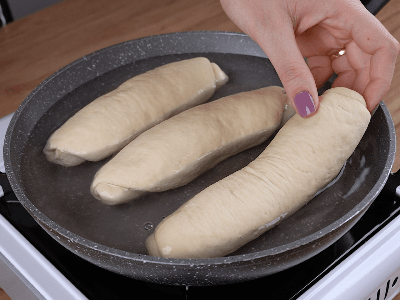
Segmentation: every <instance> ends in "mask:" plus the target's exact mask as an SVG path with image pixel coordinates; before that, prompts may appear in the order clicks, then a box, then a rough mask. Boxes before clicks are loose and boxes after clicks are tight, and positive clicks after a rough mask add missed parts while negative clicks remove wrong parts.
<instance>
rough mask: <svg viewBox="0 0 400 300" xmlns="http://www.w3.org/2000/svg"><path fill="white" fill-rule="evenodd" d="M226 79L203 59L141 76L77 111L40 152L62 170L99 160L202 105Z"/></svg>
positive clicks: (165, 66) (215, 67)
mask: <svg viewBox="0 0 400 300" xmlns="http://www.w3.org/2000/svg"><path fill="white" fill-rule="evenodd" d="M227 80H228V77H227V76H226V75H225V73H224V72H223V71H222V70H221V69H220V68H219V67H218V66H217V65H216V64H214V63H210V61H209V60H208V59H207V58H204V57H198V58H193V59H188V60H183V61H178V62H173V63H170V64H166V65H164V66H161V67H158V68H156V69H154V70H151V71H148V72H146V73H143V74H140V75H138V76H135V77H133V78H131V79H130V80H128V81H126V82H124V83H123V84H122V85H121V86H119V87H118V88H117V89H116V90H114V91H111V92H110V93H108V94H105V95H103V96H101V97H99V98H97V99H96V100H94V101H93V102H91V103H90V104H88V105H87V106H85V107H84V108H83V109H81V110H80V111H78V112H77V113H76V114H75V115H74V116H72V117H71V118H70V119H69V120H68V121H67V122H66V123H65V124H63V125H62V126H61V127H60V128H59V129H58V130H56V131H55V132H54V133H53V134H52V135H51V136H50V138H49V139H48V141H47V144H46V146H45V149H44V153H45V155H46V157H47V159H48V160H49V161H51V162H54V163H58V164H61V165H64V166H74V165H77V164H80V163H82V162H84V161H86V160H89V161H99V160H102V159H104V158H106V157H108V156H110V155H111V154H113V153H115V152H117V151H119V150H120V149H122V148H123V147H124V146H125V145H127V144H128V143H129V142H130V141H132V140H133V139H135V138H136V137H137V136H138V135H140V134H141V133H142V132H143V131H145V130H147V129H149V128H151V127H152V126H154V125H156V124H158V123H160V122H161V121H163V120H165V119H167V118H169V117H171V116H173V115H175V114H177V113H179V112H181V111H183V110H186V109H188V108H190V107H192V106H195V105H198V104H201V103H204V102H205V101H207V100H208V99H209V98H210V97H211V96H212V95H213V93H214V92H215V90H216V88H217V86H218V87H219V86H222V85H224V84H225V83H226V82H227Z"/></svg>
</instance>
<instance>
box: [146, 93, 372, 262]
mask: <svg viewBox="0 0 400 300" xmlns="http://www.w3.org/2000/svg"><path fill="white" fill-rule="evenodd" d="M369 120H370V113H369V112H368V110H367V108H366V105H365V101H364V98H363V97H362V96H361V95H360V94H358V93H357V92H355V91H352V90H350V89H347V88H342V87H338V88H333V89H330V90H328V91H327V92H325V93H324V94H323V100H322V102H321V104H320V107H319V110H318V112H317V113H316V114H315V115H314V116H312V117H310V118H305V119H303V118H301V117H300V116H299V115H295V116H294V117H292V118H291V119H290V120H289V121H288V122H287V123H286V124H285V125H284V126H283V128H282V129H281V130H280V131H279V132H278V133H277V135H276V136H275V138H274V139H273V140H272V142H271V143H270V144H269V145H268V147H267V148H266V149H265V150H264V152H262V154H261V155H260V156H259V157H258V158H256V159H255V160H254V161H253V162H251V163H250V164H249V165H248V166H246V167H245V168H243V169H241V170H239V171H237V172H235V173H233V174H231V175H230V176H228V177H226V178H224V179H222V180H220V181H218V182H217V183H215V184H213V185H211V186H209V187H208V188H206V189H205V190H203V191H201V192H200V193H199V194H197V195H196V196H195V197H193V198H192V199H191V200H189V201H188V202H187V203H185V204H184V205H182V206H181V207H180V208H179V209H178V210H177V211H176V212H174V213H173V214H171V215H170V216H168V217H167V218H165V219H164V220H163V221H162V222H161V223H160V224H159V225H158V226H157V227H156V229H155V232H154V233H153V234H152V235H151V236H150V237H149V238H148V239H147V241H146V247H147V249H148V252H149V254H150V255H153V256H162V257H168V258H170V257H172V258H211V257H220V256H225V255H227V254H229V253H232V252H233V251H235V250H237V249H238V248H240V247H241V246H243V245H244V244H246V243H248V242H249V241H251V240H253V239H255V238H257V237H258V236H260V235H261V234H263V233H264V232H265V231H267V230H268V229H270V228H271V227H273V226H275V225H276V224H278V223H279V222H280V221H281V220H282V219H284V218H287V217H288V216H290V215H291V214H292V213H294V212H295V211H297V210H298V209H299V208H300V207H302V206H303V205H305V204H306V203H307V202H308V201H309V200H310V199H311V198H312V197H313V195H315V194H316V192H317V191H319V190H320V189H322V188H324V187H325V186H326V185H327V184H328V183H329V182H330V181H332V180H333V179H334V178H335V176H337V174H338V173H339V171H340V169H341V168H342V166H343V165H344V163H345V162H346V160H347V159H348V157H349V156H350V155H351V154H352V152H353V151H354V149H355V148H356V146H357V144H358V143H359V141H360V140H361V138H362V136H363V134H364V132H365V130H366V128H367V126H368V124H369Z"/></svg>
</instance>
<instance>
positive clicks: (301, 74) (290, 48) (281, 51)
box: [254, 15, 319, 118]
mask: <svg viewBox="0 0 400 300" xmlns="http://www.w3.org/2000/svg"><path fill="white" fill-rule="evenodd" d="M285 17H287V19H288V20H287V22H283V20H284V19H283V20H282V19H281V20H280V22H279V26H273V25H274V24H272V26H268V27H267V28H266V30H265V31H264V32H263V33H262V35H261V36H258V37H257V38H254V39H255V41H256V42H257V43H258V44H259V45H260V47H261V48H262V49H263V51H264V52H265V54H266V55H267V56H268V58H269V59H270V61H271V63H272V65H273V66H274V68H275V70H276V72H277V73H278V76H279V78H280V80H281V82H282V84H283V87H284V89H285V91H286V94H287V95H288V96H289V99H290V101H291V103H292V105H293V107H294V108H295V109H296V111H297V113H298V114H299V115H300V116H301V117H303V118H305V117H309V116H312V115H313V114H314V113H315V112H316V111H317V109H318V106H319V98H318V91H317V86H316V84H315V80H314V77H313V75H312V73H311V71H310V69H309V67H308V66H307V64H306V62H305V60H304V58H303V56H302V54H301V51H300V49H299V47H298V45H297V43H296V38H295V35H294V31H293V25H292V22H291V19H290V17H289V16H288V15H286V16H285ZM260 37H261V38H260Z"/></svg>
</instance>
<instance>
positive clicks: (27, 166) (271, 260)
mask: <svg viewBox="0 0 400 300" xmlns="http://www.w3.org/2000/svg"><path fill="white" fill-rule="evenodd" d="M196 56H205V57H207V58H209V59H210V60H211V61H213V62H216V63H217V64H218V65H219V66H220V67H221V68H222V70H224V71H225V72H226V73H227V75H228V76H229V82H228V83H227V84H226V86H224V87H223V88H221V89H220V90H218V91H217V92H216V93H215V94H214V96H213V97H212V98H211V99H210V101H213V100H215V99H218V98H220V97H223V96H227V95H230V94H234V93H237V92H242V91H247V90H253V89H257V88H261V87H264V86H269V85H280V86H282V85H281V82H280V80H279V77H278V76H277V74H276V72H275V70H274V68H273V66H272V64H271V63H270V61H269V60H268V58H267V57H266V56H265V54H264V52H263V51H262V50H261V49H260V48H259V47H258V45H257V44H256V43H255V42H254V41H252V40H251V39H250V38H249V37H248V36H246V35H244V34H240V33H229V32H184V33H174V34H166V35H159V36H151V37H146V38H141V39H137V40H132V41H128V42H124V43H121V44H117V45H114V46H111V47H108V48H105V49H102V50H100V51H97V52H94V53H92V54H89V55H86V56H84V57H82V58H81V59H78V60H77V61H75V62H73V63H71V64H69V65H67V66H66V67H64V68H62V69H60V70H59V71H57V72H56V73H54V74H53V75H52V76H50V77H49V78H48V79H46V80H45V81H44V82H42V83H41V84H40V85H39V86H38V87H37V88H36V89H35V90H34V91H33V92H32V93H31V94H30V95H29V96H28V97H27V98H26V99H25V100H24V101H23V103H22V104H21V106H20V107H19V108H18V110H17V111H16V113H15V114H14V116H13V118H12V120H11V123H10V125H9V128H8V130H7V134H6V139H5V145H4V160H5V166H6V173H7V176H8V178H9V181H10V183H11V186H12V188H13V190H14V192H15V194H16V195H17V197H18V199H19V201H20V202H21V204H22V205H23V206H24V207H25V209H26V210H27V211H28V212H29V213H30V214H31V215H32V216H33V218H34V219H35V220H36V221H37V222H38V223H39V224H40V225H41V226H42V227H43V228H44V229H45V230H46V231H47V232H48V234H49V235H51V236H52V237H53V238H54V239H55V240H56V241H58V242H59V243H61V244H62V245H63V246H64V247H66V248H67V249H69V250H70V251H72V252H73V253H75V254H76V255H78V256H80V257H82V258H84V259H86V260H87V261H89V262H91V263H93V264H96V265H98V266H100V267H102V268H105V269H108V270H110V271H112V272H116V273H119V274H123V275H126V276H128V277H132V278H135V279H139V280H144V281H148V282H153V283H161V284H171V285H191V286H199V285H218V284H228V283H235V282H240V281H245V280H251V279H255V278H258V277H262V276H266V275H269V274H273V273H276V272H279V271H281V270H284V269H287V268H289V267H291V266H294V265H296V264H298V263H300V262H302V261H304V260H306V259H308V258H310V257H311V256H313V255H315V254H317V253H319V252H320V251H322V250H323V249H325V248H326V247H328V246H329V245H331V244H332V243H333V242H335V241H336V240H337V239H339V238H340V237H341V236H342V235H343V234H345V233H346V232H347V231H348V230H349V229H350V228H351V227H352V226H353V225H354V224H355V223H356V222H357V221H358V220H359V219H360V218H361V216H362V215H363V214H364V212H365V211H366V210H367V208H368V207H369V206H370V205H371V203H372V202H373V200H374V199H375V198H376V196H377V195H378V194H379V192H380V190H381V189H382V187H383V186H384V184H385V182H386V180H387V178H388V175H389V173H390V169H391V166H392V164H393V161H394V155H395V130H394V125H393V122H392V119H391V117H390V114H389V112H388V110H387V108H386V106H385V105H384V104H383V103H381V104H380V106H379V107H378V109H377V111H376V112H375V114H374V115H373V117H372V120H371V123H370V125H369V127H368V129H367V131H366V133H365V135H364V137H363V139H362V140H361V142H360V144H359V145H358V147H357V149H356V150H355V151H354V153H353V154H352V156H351V157H350V158H349V159H348V161H347V162H346V164H345V166H344V167H343V169H342V171H341V172H340V174H339V175H338V177H337V178H336V179H335V180H334V181H333V182H332V183H331V184H330V185H329V186H328V187H327V188H326V189H324V190H323V191H321V192H320V193H319V194H317V195H316V196H315V197H314V199H313V200H311V201H310V202H309V203H308V204H307V205H306V206H305V207H303V208H302V209H300V210H299V211H298V212H296V213H295V214H294V215H292V216H291V217H290V218H288V219H287V220H284V221H283V222H281V223H280V224H279V225H278V226H276V227H275V228H273V229H272V230H270V231H268V232H267V233H265V234H264V235H262V236H260V237H259V238H258V239H256V240H254V241H252V242H250V243H248V244H247V245H245V246H243V247H242V248H240V249H239V250H237V251H236V252H235V253H232V254H231V255H229V256H226V257H221V258H212V259H169V258H159V257H151V256H148V255H146V249H145V246H144V242H145V240H146V238H147V237H148V236H149V235H150V234H151V233H152V232H153V230H154V228H155V227H156V226H157V224H158V223H159V222H160V221H161V220H162V219H163V218H164V217H165V216H167V215H169V214H171V213H172V212H173V211H175V210H176V209H177V208H178V207H179V206H180V205H181V204H182V203H184V202H185V201H187V200H189V199H190V198H191V197H193V196H194V195H195V194H197V193H198V192H200V191H201V190H203V189H204V188H206V187H207V186H209V185H211V184H212V183H214V182H216V181H218V180H220V179H222V178H224V177H225V176H227V175H229V174H231V173H233V172H234V171H236V170H239V169H240V168H242V167H244V166H245V165H247V164H248V163H249V162H250V161H252V160H253V159H255V158H256V157H257V156H258V155H259V154H260V153H261V152H262V151H263V149H265V147H266V146H267V145H268V143H269V142H270V141H271V139H272V138H271V139H269V140H268V141H266V142H265V143H263V144H262V145H260V146H257V147H254V148H251V149H249V150H247V151H244V152H241V153H239V154H237V155H235V156H233V157H231V158H228V159H226V160H225V161H223V162H221V163H220V164H218V165H217V166H216V167H214V168H213V169H211V170H209V171H208V172H206V173H204V174H203V175H201V176H200V177H199V178H197V179H196V180H194V181H193V182H191V183H189V184H187V185H186V186H183V187H181V188H177V189H174V190H171V191H166V192H161V193H152V194H148V195H146V196H144V197H142V198H140V199H138V200H136V201H132V202H130V203H125V204H122V205H119V206H107V205H104V204H102V203H101V202H99V201H97V200H96V199H94V198H93V197H92V196H91V194H90V191H89V186H90V183H91V180H92V178H93V175H94V174H95V172H96V171H97V170H98V169H99V168H100V167H101V166H102V165H103V164H104V163H106V162H107V161H108V160H109V159H105V160H103V161H100V162H95V163H94V162H86V163H84V164H82V165H79V166H76V167H71V168H65V167H62V166H59V165H55V164H52V163H49V162H48V161H47V160H46V158H45V156H44V155H43V152H42V150H43V147H44V145H45V143H46V140H47V139H48V137H49V136H50V134H51V133H52V132H53V131H55V130H56V129H57V128H58V127H60V126H61V125H62V124H63V123H64V122H65V121H66V120H67V119H68V118H69V117H71V116H72V115H73V114H74V113H76V112H77V111H78V110H79V109H81V108H82V107H84V106H85V105H86V104H88V103H89V102H91V101H93V100H94V99H96V98H97V97H99V96H100V95H102V94H104V93H107V92H109V91H111V90H113V89H115V88H116V87H117V86H118V85H120V84H121V83H122V82H124V81H126V80H127V79H129V78H131V77H132V76H135V75H137V74H140V73H142V72H145V71H147V70H150V69H153V68H155V67H157V66H159V65H162V64H166V63H169V62H173V61H177V60H181V59H187V58H191V57H196Z"/></svg>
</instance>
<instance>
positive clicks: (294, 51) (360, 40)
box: [221, 0, 400, 117]
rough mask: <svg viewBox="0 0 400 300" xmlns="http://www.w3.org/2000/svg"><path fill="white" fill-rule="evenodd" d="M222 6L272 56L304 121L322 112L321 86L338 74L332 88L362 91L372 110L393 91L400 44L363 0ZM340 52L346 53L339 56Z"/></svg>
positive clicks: (245, 1)
mask: <svg viewBox="0 0 400 300" xmlns="http://www.w3.org/2000/svg"><path fill="white" fill-rule="evenodd" d="M221 5H222V7H223V9H224V10H225V12H226V14H227V15H228V16H229V17H230V18H231V20H232V21H233V22H235V23H236V25H237V26H238V27H239V28H240V29H242V30H243V31H244V32H245V33H246V34H248V35H249V36H250V37H251V38H252V39H253V40H254V41H255V42H256V43H257V44H258V45H259V46H260V47H261V49H262V50H263V51H264V52H265V54H266V55H267V56H268V58H269V59H270V61H271V63H272V64H273V66H274V68H275V70H276V72H277V73H278V76H279V78H280V79H281V81H282V83H283V86H284V88H285V91H286V93H287V94H288V96H289V98H290V100H291V102H292V104H293V106H294V107H295V108H296V111H297V112H298V113H299V114H300V115H301V116H302V117H309V116H311V115H313V114H314V113H315V112H316V111H317V109H318V106H319V101H320V99H319V97H318V92H317V88H319V87H320V86H322V85H323V84H324V83H325V82H326V81H327V80H328V79H329V78H330V77H331V76H332V74H333V72H335V73H336V74H337V75H338V77H337V78H336V80H335V81H334V83H333V86H332V87H338V86H342V87H347V88H350V89H352V90H355V91H357V92H358V93H360V94H361V95H363V96H364V99H365V101H366V103H367V108H368V110H369V111H372V110H373V109H374V108H375V107H376V106H377V105H378V104H379V102H380V101H381V100H382V98H383V97H384V95H385V94H386V93H387V92H388V91H389V88H390V84H391V81H392V77H393V72H394V66H395V63H396V58H397V55H398V53H399V51H400V44H399V42H398V41H397V40H396V39H395V38H394V37H393V36H392V35H391V34H390V33H389V32H388V31H387V30H386V28H385V27H384V26H383V25H382V24H381V23H380V22H379V21H378V20H377V19H376V18H375V17H374V16H373V15H372V14H371V13H369V12H368V10H367V9H366V8H365V7H364V5H363V4H362V3H361V2H360V1H359V0H307V1H304V0H251V1H249V0H221ZM340 50H345V55H341V56H338V55H335V54H337V53H338V52H339V51H340ZM303 57H306V59H307V63H306V62H305V60H304V59H303ZM307 64H308V66H307Z"/></svg>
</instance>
